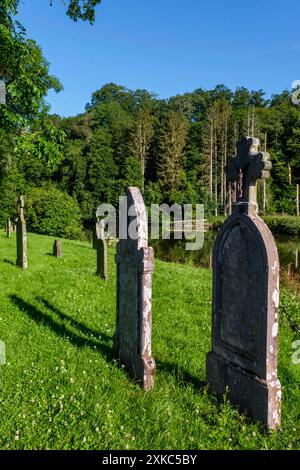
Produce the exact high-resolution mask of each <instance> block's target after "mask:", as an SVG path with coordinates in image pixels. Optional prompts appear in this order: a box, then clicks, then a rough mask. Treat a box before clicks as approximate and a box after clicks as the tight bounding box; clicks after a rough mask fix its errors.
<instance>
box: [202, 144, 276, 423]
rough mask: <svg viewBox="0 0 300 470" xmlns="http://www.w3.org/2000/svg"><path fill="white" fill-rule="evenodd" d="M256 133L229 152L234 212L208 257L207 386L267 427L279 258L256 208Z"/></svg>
mask: <svg viewBox="0 0 300 470" xmlns="http://www.w3.org/2000/svg"><path fill="white" fill-rule="evenodd" d="M259 144H260V142H259V140H258V139H256V138H252V137H247V138H246V137H245V138H243V139H241V140H240V141H239V142H238V144H237V150H238V153H237V157H236V158H231V159H229V160H228V164H227V168H226V174H227V181H229V182H232V184H233V185H234V192H233V208H232V215H231V216H230V217H229V218H228V219H227V220H226V221H225V223H224V225H223V226H222V228H221V229H220V231H219V233H218V236H217V239H216V242H215V247H214V259H213V326H212V352H210V353H209V354H208V355H207V378H206V379H207V384H208V389H209V390H210V391H212V392H213V393H215V394H217V395H218V396H219V397H222V396H223V394H224V393H225V392H226V390H227V391H228V395H227V397H228V399H229V400H230V401H231V403H233V404H235V405H238V406H239V408H240V409H241V410H244V411H246V412H247V413H248V415H249V416H251V417H252V418H253V419H255V420H258V421H261V422H262V423H264V424H266V425H267V426H268V428H269V429H275V428H277V427H278V426H279V425H280V415H281V385H280V382H279V380H278V378H277V335H278V303H279V260H278V253H277V248H276V244H275V241H274V238H273V236H272V234H271V232H270V230H269V229H268V227H267V226H266V225H265V223H264V222H263V221H262V220H261V219H260V217H259V216H258V209H257V200H256V192H257V190H256V182H257V180H258V179H260V178H264V179H266V178H268V177H269V170H270V169H271V168H272V164H271V162H270V161H269V155H268V154H267V153H266V152H259V151H258V147H259Z"/></svg>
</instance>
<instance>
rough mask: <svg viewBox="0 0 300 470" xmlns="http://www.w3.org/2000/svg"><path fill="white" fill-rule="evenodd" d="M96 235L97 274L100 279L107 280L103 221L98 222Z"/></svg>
mask: <svg viewBox="0 0 300 470" xmlns="http://www.w3.org/2000/svg"><path fill="white" fill-rule="evenodd" d="M98 226H99V228H98V236H97V241H96V248H97V276H99V277H101V278H102V279H105V280H106V281H107V280H108V269H107V246H106V240H105V231H104V226H103V222H102V221H101V220H100V221H99V222H98Z"/></svg>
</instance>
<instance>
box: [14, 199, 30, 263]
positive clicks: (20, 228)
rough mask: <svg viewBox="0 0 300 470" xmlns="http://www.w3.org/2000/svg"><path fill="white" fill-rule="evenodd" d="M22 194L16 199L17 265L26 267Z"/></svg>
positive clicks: (25, 236)
mask: <svg viewBox="0 0 300 470" xmlns="http://www.w3.org/2000/svg"><path fill="white" fill-rule="evenodd" d="M24 205H25V204H24V196H20V197H19V200H18V214H19V215H18V219H17V224H16V230H17V266H19V268H22V269H27V267H28V262H27V233H26V222H25V218H24Z"/></svg>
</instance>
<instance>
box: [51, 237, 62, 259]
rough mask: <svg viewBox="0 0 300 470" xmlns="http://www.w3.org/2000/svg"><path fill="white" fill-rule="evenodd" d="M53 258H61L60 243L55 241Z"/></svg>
mask: <svg viewBox="0 0 300 470" xmlns="http://www.w3.org/2000/svg"><path fill="white" fill-rule="evenodd" d="M53 256H55V257H56V258H62V247H61V241H60V240H55V241H54V244H53Z"/></svg>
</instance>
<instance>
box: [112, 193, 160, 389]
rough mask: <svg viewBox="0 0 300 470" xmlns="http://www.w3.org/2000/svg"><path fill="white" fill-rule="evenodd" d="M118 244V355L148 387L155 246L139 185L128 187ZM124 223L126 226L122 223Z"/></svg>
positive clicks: (151, 367)
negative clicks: (149, 234)
mask: <svg viewBox="0 0 300 470" xmlns="http://www.w3.org/2000/svg"><path fill="white" fill-rule="evenodd" d="M120 224H121V225H122V227H121V233H122V237H123V238H122V239H121V240H120V241H119V243H118V245H117V254H116V264H117V321H116V333H115V337H114V349H115V354H116V356H117V357H118V358H119V360H120V362H121V363H122V364H124V365H125V367H126V369H127V370H128V371H129V373H130V374H131V375H132V376H133V377H134V378H135V379H136V380H137V381H138V382H140V383H141V384H142V386H143V387H144V389H145V390H150V389H151V388H152V387H153V385H154V374H155V361H154V359H153V357H152V351H151V343H152V273H153V269H154V253H153V249H152V248H151V247H149V246H148V220H147V213H146V208H145V205H144V201H143V198H142V195H141V192H140V190H139V189H138V188H134V187H129V188H127V189H126V198H125V201H124V203H123V206H122V209H121V213H120ZM123 225H124V226H123Z"/></svg>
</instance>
